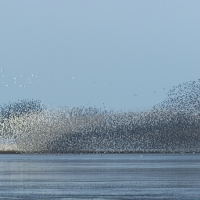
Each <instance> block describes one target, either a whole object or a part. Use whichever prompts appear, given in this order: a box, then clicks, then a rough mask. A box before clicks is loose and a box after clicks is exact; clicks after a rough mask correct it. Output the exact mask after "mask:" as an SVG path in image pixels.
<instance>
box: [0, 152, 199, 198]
mask: <svg viewBox="0 0 200 200" xmlns="http://www.w3.org/2000/svg"><path fill="white" fill-rule="evenodd" d="M0 199H26V200H27V199H73V200H75V199H98V200H100V199H115V200H117V199H119V200H121V199H124V200H125V199H143V200H144V199H187V200H189V199H200V154H61V155H58V154H57V155H52V154H48V155H46V154H45V155H37V154H35V155H33V154H30V155H27V154H24V155H22V154H12V155H11V154H1V155H0Z"/></svg>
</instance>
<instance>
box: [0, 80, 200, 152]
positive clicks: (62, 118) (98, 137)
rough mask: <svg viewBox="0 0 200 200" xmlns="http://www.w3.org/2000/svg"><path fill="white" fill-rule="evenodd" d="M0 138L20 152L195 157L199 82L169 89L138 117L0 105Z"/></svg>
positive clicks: (199, 134)
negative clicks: (157, 102) (155, 103)
mask: <svg viewBox="0 0 200 200" xmlns="http://www.w3.org/2000/svg"><path fill="white" fill-rule="evenodd" d="M0 135H1V137H2V138H4V139H5V138H8V139H9V140H12V141H14V144H15V147H13V150H15V151H18V152H21V153H102V152H104V153H134V152H140V153H141V152H146V153H152V152H157V153H176V152H179V153H180V152H183V153H184V152H200V80H198V81H191V82H186V83H184V84H180V85H178V86H175V87H173V88H172V89H171V90H170V91H169V92H168V97H167V98H166V99H165V100H164V101H163V102H161V103H160V104H158V105H155V106H154V107H153V108H152V109H150V110H145V111H140V112H132V111H129V112H116V111H113V110H109V111H107V110H101V109H97V108H95V107H80V108H67V107H65V108H60V109H52V110H48V109H46V108H45V107H43V106H42V105H41V104H40V103H39V102H36V101H34V100H32V101H28V100H26V101H19V102H17V103H15V104H8V105H4V106H3V107H2V108H1V115H0ZM8 146H9V145H8ZM0 148H1V149H0V150H6V147H5V145H4V146H3V145H0ZM11 149H12V148H11ZM9 150H10V149H9Z"/></svg>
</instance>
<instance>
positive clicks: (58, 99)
mask: <svg viewBox="0 0 200 200" xmlns="http://www.w3.org/2000/svg"><path fill="white" fill-rule="evenodd" d="M199 20H200V1H197V0H193V1H188V0H176V1H174V0H167V1H153V0H152V1H148V0H147V1H143V0H135V1H128V0H127V1H126V0H123V1H118V0H115V1H114V0H109V1H108V0H99V1H97V0H96V1H95V0H85V1H83V0H77V1H74V0H73V1H72V0H71V1H67V0H66V1H62V0H56V1H55V0H54V1H53V0H48V1H47V0H43V1H41V0H34V1H32V0H29V1H26V0H18V1H14V0H1V1H0V69H2V70H3V71H2V72H1V74H0V91H1V98H0V105H2V104H3V103H8V102H9V101H11V102H15V101H17V100H21V99H32V98H33V99H39V100H41V101H42V102H43V103H44V104H45V105H49V106H51V107H58V106H69V107H74V106H75V107H77V106H78V107H80V106H86V107H87V106H96V107H98V108H103V107H104V106H105V108H106V109H110V108H113V109H115V110H124V109H125V110H135V109H144V108H150V107H151V106H152V105H155V104H156V103H159V102H161V101H162V100H164V99H165V98H166V96H167V95H166V92H167V90H169V89H170V88H171V87H173V86H174V85H178V84H180V83H183V82H187V81H193V80H197V79H198V78H200V65H199V63H200V56H199V55H200V34H199V32H200V25H199ZM35 72H37V73H35ZM32 74H33V76H32ZM2 75H3V76H4V77H3V76H2ZM21 75H23V77H21ZM36 76H37V77H36ZM14 77H15V78H16V80H17V81H16V84H15V83H14V82H15V79H14ZM28 78H29V80H31V81H29V80H28ZM36 80H37V81H38V82H36ZM2 82H3V83H2ZM29 82H31V83H29ZM6 85H8V86H6ZM20 85H21V87H20ZM23 85H24V86H26V87H25V88H24V87H22V86H23ZM163 87H164V88H165V90H164V89H163ZM154 91H155V92H156V93H155V92H154ZM134 94H135V95H137V96H135V95H134Z"/></svg>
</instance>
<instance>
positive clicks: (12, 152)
mask: <svg viewBox="0 0 200 200" xmlns="http://www.w3.org/2000/svg"><path fill="white" fill-rule="evenodd" d="M199 153H200V152H192V151H185V152H184V151H182V152H181V151H174V152H171V151H168V152H167V151H166V152H164V151H163V152H162V151H148V152H147V151H126V152H109V151H108V152H104V151H99V152H95V151H93V152H92V151H82V152H81V151H80V152H63V153H55V152H26V153H25V152H20V151H0V154H199Z"/></svg>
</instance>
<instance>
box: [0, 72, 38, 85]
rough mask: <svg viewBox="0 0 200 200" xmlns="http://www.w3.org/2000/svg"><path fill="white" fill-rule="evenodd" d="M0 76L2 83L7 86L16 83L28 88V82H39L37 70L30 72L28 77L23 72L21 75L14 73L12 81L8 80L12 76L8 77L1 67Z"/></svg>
mask: <svg viewBox="0 0 200 200" xmlns="http://www.w3.org/2000/svg"><path fill="white" fill-rule="evenodd" d="M0 77H1V84H2V85H3V86H5V87H8V86H10V84H14V85H16V86H18V87H20V88H26V87H27V84H31V83H32V82H33V81H34V82H38V73H37V72H35V73H32V74H30V75H29V76H28V77H26V76H24V75H22V74H21V75H19V76H14V75H13V76H12V81H9V82H8V79H7V78H10V76H9V77H6V75H5V73H4V70H3V69H1V70H0Z"/></svg>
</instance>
